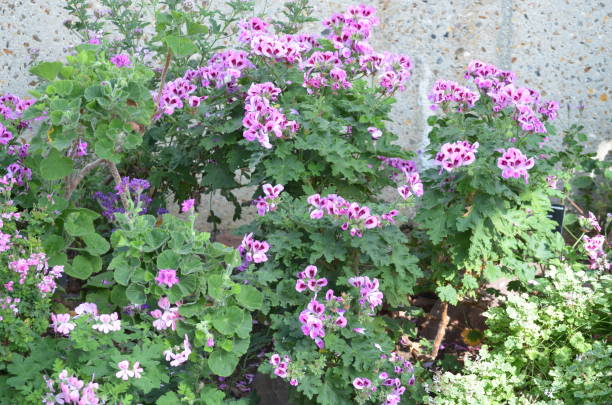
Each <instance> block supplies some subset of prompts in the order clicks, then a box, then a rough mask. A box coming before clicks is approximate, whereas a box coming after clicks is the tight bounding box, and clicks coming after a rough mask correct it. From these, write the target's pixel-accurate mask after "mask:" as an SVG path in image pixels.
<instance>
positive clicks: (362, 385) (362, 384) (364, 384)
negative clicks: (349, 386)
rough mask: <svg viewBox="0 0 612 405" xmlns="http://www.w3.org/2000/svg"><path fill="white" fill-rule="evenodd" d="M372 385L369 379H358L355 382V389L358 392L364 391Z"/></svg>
mask: <svg viewBox="0 0 612 405" xmlns="http://www.w3.org/2000/svg"><path fill="white" fill-rule="evenodd" d="M371 385H372V382H371V381H370V380H368V379H367V378H362V377H357V378H355V379H354V380H353V387H355V388H356V389H358V390H363V389H366V388H369V387H370V386H371Z"/></svg>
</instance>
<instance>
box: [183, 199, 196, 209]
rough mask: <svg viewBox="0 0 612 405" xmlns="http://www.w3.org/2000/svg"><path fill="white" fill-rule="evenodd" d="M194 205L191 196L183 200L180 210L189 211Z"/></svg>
mask: <svg viewBox="0 0 612 405" xmlns="http://www.w3.org/2000/svg"><path fill="white" fill-rule="evenodd" d="M194 205H195V199H193V198H191V199H189V200H185V201H183V203H182V204H181V212H189V211H191V210H192V209H193V206H194Z"/></svg>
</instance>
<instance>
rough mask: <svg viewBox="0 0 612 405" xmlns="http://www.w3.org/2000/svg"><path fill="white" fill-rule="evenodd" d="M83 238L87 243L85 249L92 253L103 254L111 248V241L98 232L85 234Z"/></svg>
mask: <svg viewBox="0 0 612 405" xmlns="http://www.w3.org/2000/svg"><path fill="white" fill-rule="evenodd" d="M82 239H83V241H84V242H85V245H87V247H86V248H85V250H87V252H88V253H90V254H92V255H102V254H104V253H106V252H108V250H109V249H110V243H108V241H107V240H106V239H104V238H103V237H102V236H101V235H99V234H97V233H90V234H87V235H83V236H82Z"/></svg>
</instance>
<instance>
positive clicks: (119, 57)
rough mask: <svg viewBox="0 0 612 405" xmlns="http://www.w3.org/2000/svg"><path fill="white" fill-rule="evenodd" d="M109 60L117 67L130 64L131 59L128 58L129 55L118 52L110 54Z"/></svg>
mask: <svg viewBox="0 0 612 405" xmlns="http://www.w3.org/2000/svg"><path fill="white" fill-rule="evenodd" d="M110 61H111V63H112V64H113V65H115V66H117V67H118V68H121V67H127V66H130V65H131V64H132V61H131V60H130V56H129V55H128V54H125V53H118V54H116V55H113V56H111V58H110Z"/></svg>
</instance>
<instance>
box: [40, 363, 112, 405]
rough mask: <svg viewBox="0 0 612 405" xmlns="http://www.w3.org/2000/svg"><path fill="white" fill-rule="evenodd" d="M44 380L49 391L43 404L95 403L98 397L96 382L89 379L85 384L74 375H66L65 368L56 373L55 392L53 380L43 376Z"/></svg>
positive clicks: (92, 404)
mask: <svg viewBox="0 0 612 405" xmlns="http://www.w3.org/2000/svg"><path fill="white" fill-rule="evenodd" d="M45 382H46V384H47V388H48V389H49V392H47V393H46V395H45V396H44V398H43V403H44V404H45V405H54V404H77V405H97V404H99V403H101V402H100V399H99V398H98V397H97V396H96V390H97V389H98V387H99V386H98V384H96V383H94V382H93V381H90V382H89V383H88V384H85V383H84V382H83V381H81V380H79V379H78V378H77V377H76V376H74V375H71V376H68V371H67V370H62V372H60V373H59V375H58V381H57V382H58V383H59V386H58V387H57V389H58V390H59V392H56V387H55V381H54V380H52V379H50V378H47V377H45Z"/></svg>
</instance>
